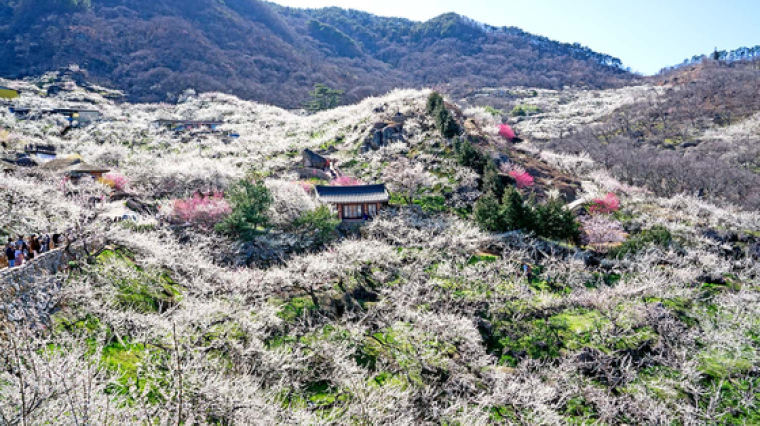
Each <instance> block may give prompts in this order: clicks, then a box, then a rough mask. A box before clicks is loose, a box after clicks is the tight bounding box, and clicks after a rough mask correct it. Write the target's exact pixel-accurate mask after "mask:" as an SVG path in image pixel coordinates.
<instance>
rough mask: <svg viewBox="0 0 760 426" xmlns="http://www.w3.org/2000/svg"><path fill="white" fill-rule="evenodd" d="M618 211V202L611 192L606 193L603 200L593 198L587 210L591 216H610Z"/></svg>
mask: <svg viewBox="0 0 760 426" xmlns="http://www.w3.org/2000/svg"><path fill="white" fill-rule="evenodd" d="M619 209H620V200H619V199H618V197H617V195H615V194H614V193H612V192H609V193H607V195H606V196H605V197H604V198H595V199H594V200H593V201H592V202H591V205H590V206H589V208H588V211H589V213H591V214H610V213H612V212H616V211H618V210H619Z"/></svg>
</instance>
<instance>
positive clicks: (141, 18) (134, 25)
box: [0, 0, 634, 107]
mask: <svg viewBox="0 0 760 426" xmlns="http://www.w3.org/2000/svg"><path fill="white" fill-rule="evenodd" d="M0 18H1V19H0V55H2V57H3V61H2V63H0V75H2V76H6V77H8V76H10V77H22V76H29V75H39V74H42V73H44V72H47V71H50V70H53V69H56V68H59V67H63V66H68V65H70V64H78V65H80V66H81V67H82V68H84V69H86V70H87V71H88V72H89V74H90V78H91V79H92V80H94V81H96V82H99V83H102V84H106V85H109V86H111V87H115V88H119V89H123V90H125V91H126V93H127V95H128V97H129V98H130V99H131V100H141V101H158V100H167V99H170V100H171V99H174V97H176V95H177V94H178V93H180V92H181V91H183V90H185V89H187V88H194V89H196V90H198V91H215V90H219V91H224V92H228V93H236V94H237V95H239V96H241V97H243V98H247V99H255V100H258V101H262V102H268V103H274V104H277V105H281V106H285V107H299V106H301V105H302V104H303V102H304V100H305V99H306V98H307V96H308V90H309V89H311V88H312V87H313V86H314V84H316V83H326V84H328V85H330V86H332V87H334V88H337V89H341V90H344V91H346V96H345V97H344V100H345V101H347V102H350V101H355V100H358V99H360V98H363V97H365V96H367V95H370V94H378V93H385V92H387V91H388V90H390V89H392V88H395V87H408V86H414V87H421V86H424V85H441V86H442V88H445V89H446V90H448V91H451V92H455V93H465V92H467V91H469V90H470V89H474V88H477V87H480V86H484V85H488V86H496V85H529V86H537V87H545V88H560V87H562V86H564V85H582V86H590V87H597V88H599V87H610V86H615V85H619V84H621V83H624V82H627V81H630V80H631V79H632V78H634V77H633V76H632V75H631V74H629V73H627V72H626V71H625V70H623V69H622V67H621V63H620V61H619V60H618V59H616V58H613V57H610V56H608V55H603V54H599V53H596V52H593V51H591V50H589V49H587V48H584V47H582V46H579V45H570V44H562V43H557V42H554V41H551V40H548V39H546V38H543V37H537V36H533V35H531V34H528V33H525V32H522V31H520V30H519V29H516V28H494V27H489V26H485V25H482V24H479V23H476V22H473V21H471V20H469V19H467V18H464V17H461V16H458V15H455V14H448V15H443V16H440V17H438V18H435V19H433V20H431V21H429V22H425V23H419V22H412V21H408V20H405V19H397V18H380V17H376V16H373V15H369V14H366V13H361V12H356V11H346V10H341V9H322V10H298V9H288V8H283V7H280V6H277V5H274V4H270V3H265V2H261V1H259V0H228V1H225V2H218V1H214V0H150V1H149V0H129V1H127V0H94V1H89V0H87V1H84V0H83V1H78V0H11V1H10V2H5V3H4V5H2V6H0Z"/></svg>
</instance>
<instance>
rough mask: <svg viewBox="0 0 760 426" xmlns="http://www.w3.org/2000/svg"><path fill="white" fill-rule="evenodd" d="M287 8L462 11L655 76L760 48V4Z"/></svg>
mask: <svg viewBox="0 0 760 426" xmlns="http://www.w3.org/2000/svg"><path fill="white" fill-rule="evenodd" d="M273 1H274V2H275V3H279V4H282V5H286V6H294V7H312V8H316V7H325V6H339V7H343V8H351V9H359V10H364V11H367V12H371V13H374V14H377V15H382V16H402V17H405V18H409V19H413V20H417V21H424V20H427V19H430V18H432V17H435V16H437V15H440V14H441V13H446V12H457V13H459V14H461V15H466V16H469V17H471V18H473V19H475V20H478V21H481V22H485V23H487V24H491V25H494V26H499V27H500V26H516V27H519V28H522V29H523V30H525V31H528V32H531V33H534V34H539V35H544V36H547V37H549V38H551V39H554V40H559V41H563V42H578V43H581V44H583V45H586V46H589V47H590V48H592V49H594V50H596V51H599V52H602V53H607V54H610V55H612V56H616V57H618V58H620V59H621V60H622V61H623V63H624V64H625V65H626V66H629V67H631V68H632V69H633V70H634V71H638V72H642V73H645V74H652V73H655V72H657V71H659V70H660V68H662V67H665V66H669V65H674V64H676V63H679V62H681V61H682V60H684V59H685V58H690V57H691V56H693V55H695V54H698V53H709V52H712V50H713V49H714V48H716V47H717V48H718V49H719V50H723V49H725V50H731V49H735V48H737V47H741V46H748V47H749V46H755V45H758V44H760V0H723V1H720V0H627V1H613V0H519V1H513V0H427V1H416V0H273Z"/></svg>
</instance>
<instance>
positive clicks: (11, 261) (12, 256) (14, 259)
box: [4, 234, 61, 268]
mask: <svg viewBox="0 0 760 426" xmlns="http://www.w3.org/2000/svg"><path fill="white" fill-rule="evenodd" d="M60 238H61V237H60V235H58V234H53V237H52V238H51V237H50V234H45V235H40V236H37V235H31V236H30V237H29V238H28V239H24V236H23V235H19V236H18V239H17V240H16V241H14V240H13V238H8V243H7V244H6V245H5V250H4V254H5V259H6V260H7V261H8V267H9V268H15V267H19V266H21V265H23V264H24V263H26V262H28V261H30V260H32V259H34V258H35V256H39V255H40V254H42V253H45V252H48V251H50V250H52V249H54V248H55V247H56V246H57V245H58V244H59V243H60Z"/></svg>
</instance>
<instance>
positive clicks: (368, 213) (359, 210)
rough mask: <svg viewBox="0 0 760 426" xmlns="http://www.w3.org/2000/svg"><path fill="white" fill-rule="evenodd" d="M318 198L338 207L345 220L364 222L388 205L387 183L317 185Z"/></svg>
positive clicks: (341, 217) (340, 215)
mask: <svg viewBox="0 0 760 426" xmlns="http://www.w3.org/2000/svg"><path fill="white" fill-rule="evenodd" d="M315 189H316V192H317V199H318V200H319V201H321V202H323V203H327V204H332V205H334V206H335V207H336V208H337V209H338V217H339V218H340V219H341V220H342V221H343V222H363V221H365V220H369V219H372V218H373V217H374V216H375V215H377V212H378V211H380V209H381V208H383V206H386V205H388V198H389V197H388V191H387V190H386V189H385V184H378V185H351V186H325V185H317V186H316V188H315Z"/></svg>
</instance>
